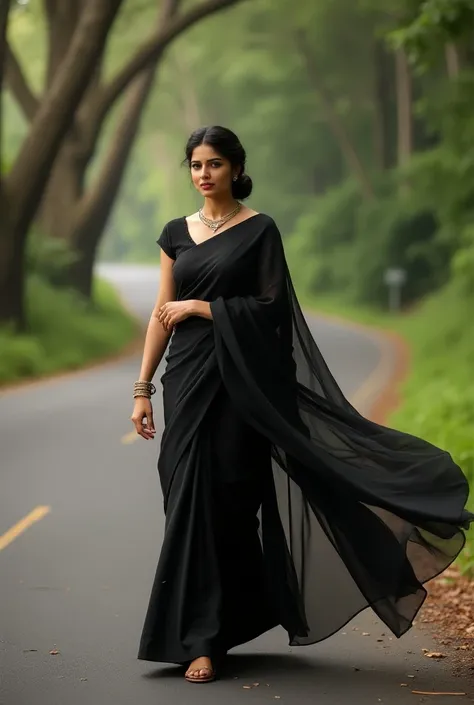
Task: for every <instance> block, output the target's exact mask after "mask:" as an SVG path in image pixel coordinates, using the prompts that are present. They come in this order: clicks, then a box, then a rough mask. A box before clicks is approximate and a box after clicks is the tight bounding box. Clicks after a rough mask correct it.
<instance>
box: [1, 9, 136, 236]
mask: <svg viewBox="0 0 474 705" xmlns="http://www.w3.org/2000/svg"><path fill="white" fill-rule="evenodd" d="M121 2H122V0H101V2H98V1H97V0H88V2H87V4H86V6H85V8H84V10H83V12H82V15H81V20H80V22H79V25H78V28H77V31H76V32H75V33H74V37H73V40H72V42H71V44H70V47H69V51H68V53H67V55H66V56H65V58H64V61H63V64H62V66H61V69H60V70H59V71H58V72H57V74H56V76H55V78H54V81H53V83H52V84H51V86H50V88H49V89H48V91H47V92H46V94H45V96H44V98H43V100H42V101H41V105H40V107H39V109H38V111H37V113H36V116H35V119H34V120H33V123H32V126H31V128H30V131H29V133H28V136H27V138H26V139H25V141H24V142H23V145H22V148H21V150H20V153H19V155H18V157H17V159H16V162H15V164H14V166H13V168H12V170H11V171H10V173H9V174H8V177H7V179H6V188H7V190H8V191H9V194H10V196H11V198H12V203H14V210H15V213H14V218H15V220H16V227H17V228H18V229H19V230H22V229H23V227H25V228H26V225H27V224H28V222H29V221H30V220H31V218H32V217H33V216H32V214H34V212H35V211H36V209H37V207H38V204H39V202H40V199H41V196H42V195H43V192H44V189H45V185H46V183H47V180H48V175H49V171H50V169H51V166H52V164H53V163H54V159H55V157H56V154H57V152H58V149H59V147H60V145H61V142H62V140H63V138H64V136H65V134H66V133H67V130H68V129H69V127H70V125H71V122H72V120H73V118H74V113H75V111H76V110H77V107H78V105H79V103H80V101H81V98H82V96H83V95H84V91H85V90H86V88H87V86H88V83H89V80H90V76H91V74H92V73H93V71H94V67H95V64H96V61H97V57H98V56H100V54H101V53H102V51H103V48H104V45H105V42H106V39H107V34H108V32H109V30H110V27H111V25H112V23H113V21H114V19H115V16H116V14H117V12H118V10H119V7H120V4H121Z"/></svg>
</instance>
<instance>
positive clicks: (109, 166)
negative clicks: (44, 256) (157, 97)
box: [67, 67, 156, 298]
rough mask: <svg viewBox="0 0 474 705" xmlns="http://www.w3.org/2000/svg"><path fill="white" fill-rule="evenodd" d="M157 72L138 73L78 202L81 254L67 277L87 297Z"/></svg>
mask: <svg viewBox="0 0 474 705" xmlns="http://www.w3.org/2000/svg"><path fill="white" fill-rule="evenodd" d="M155 75H156V67H153V68H152V69H149V70H148V71H145V72H144V74H143V75H142V76H138V78H137V79H135V83H134V84H132V86H131V87H130V89H129V95H128V96H127V99H126V101H125V105H124V109H123V113H122V116H121V119H120V122H119V124H118V126H117V129H116V131H115V134H114V136H113V137H112V138H111V145H110V151H109V153H108V155H107V157H106V159H105V160H104V164H103V167H102V169H101V170H100V172H99V174H98V176H97V179H96V182H95V184H94V185H93V186H91V187H90V189H89V190H88V192H87V194H86V195H85V196H84V197H83V199H82V202H81V203H80V204H79V205H76V215H75V218H74V219H73V225H72V231H71V236H70V237H71V240H70V241H71V245H72V248H73V250H74V252H75V253H76V254H77V258H76V259H75V260H74V262H73V263H72V264H71V265H70V267H69V268H68V274H67V281H68V284H69V285H70V286H72V287H74V288H75V289H76V290H77V291H79V292H80V293H81V294H82V295H83V296H86V297H87V298H90V296H91V294H92V277H93V266H94V259H95V255H96V252H97V248H98V245H99V242H100V238H101V236H102V233H103V232H104V230H105V226H106V224H107V221H108V220H109V217H110V215H111V212H112V209H113V205H114V202H115V200H116V197H117V194H118V192H119V189H120V186H121V184H122V181H123V177H124V174H125V169H126V165H127V162H128V159H129V156H130V152H131V150H132V148H133V144H134V141H135V137H136V135H137V133H138V130H139V127H140V120H141V116H142V115H143V110H144V107H145V104H146V102H147V100H148V97H149V95H150V93H151V90H152V87H153V83H154V79H155Z"/></svg>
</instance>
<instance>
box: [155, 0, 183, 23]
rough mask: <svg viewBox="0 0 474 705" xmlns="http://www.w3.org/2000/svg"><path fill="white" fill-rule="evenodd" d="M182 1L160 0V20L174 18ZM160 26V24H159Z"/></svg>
mask: <svg viewBox="0 0 474 705" xmlns="http://www.w3.org/2000/svg"><path fill="white" fill-rule="evenodd" d="M181 2H182V0H162V3H161V13H160V16H161V20H162V21H163V20H164V19H168V18H170V17H174V15H176V13H177V12H178V10H179V6H180V5H181ZM160 24H161V23H160Z"/></svg>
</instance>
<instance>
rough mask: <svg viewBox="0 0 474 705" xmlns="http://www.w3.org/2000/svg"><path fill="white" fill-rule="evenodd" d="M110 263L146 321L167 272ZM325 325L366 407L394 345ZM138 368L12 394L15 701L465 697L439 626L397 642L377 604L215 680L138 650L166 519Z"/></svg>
mask: <svg viewBox="0 0 474 705" xmlns="http://www.w3.org/2000/svg"><path fill="white" fill-rule="evenodd" d="M103 273H105V274H106V276H108V277H109V278H111V279H112V280H113V281H114V282H115V283H116V284H117V286H118V287H119V288H120V290H121V292H122V294H123V296H124V298H125V299H126V300H127V302H128V303H129V305H130V306H131V308H133V309H134V310H135V311H136V313H137V314H138V315H140V316H141V317H142V318H143V319H144V320H146V319H147V317H148V315H149V312H150V309H151V306H152V303H153V300H154V296H155V292H156V285H157V276H158V275H157V272H156V270H154V269H152V268H144V267H127V268H125V267H117V266H111V267H106V268H103ZM51 315H54V312H51ZM312 327H313V330H314V333H315V336H316V338H317V340H318V342H319V344H320V346H321V349H322V351H323V353H324V354H325V355H326V357H327V359H328V361H329V364H330V366H331V368H332V370H333V372H334V373H335V375H336V377H337V378H338V379H339V381H340V383H341V385H342V387H343V388H344V390H345V392H346V393H347V394H348V395H349V396H351V397H352V398H353V399H354V400H355V402H356V405H357V406H359V408H361V409H362V410H364V408H366V405H367V403H368V402H369V400H370V398H371V397H372V396H373V394H374V393H375V390H376V388H377V387H379V385H380V383H381V381H382V379H383V377H384V376H386V375H387V374H388V372H389V370H390V366H391V364H392V357H391V354H390V350H389V349H388V348H387V346H386V345H385V346H384V345H382V344H380V343H379V342H377V340H376V339H373V338H371V337H369V336H368V335H367V334H365V333H363V332H360V331H358V330H356V329H353V328H348V327H344V326H341V325H339V324H338V325H336V324H334V323H328V322H326V321H323V320H313V321H312ZM138 367H139V359H138V358H135V359H130V360H126V361H121V362H118V363H114V364H111V365H108V366H106V367H100V368H96V369H93V370H89V371H86V372H82V373H79V374H75V375H72V376H66V377H62V378H59V379H56V380H53V381H48V382H42V383H39V384H33V385H30V386H27V387H23V388H20V389H17V390H15V391H9V392H4V393H3V394H2V395H1V396H0V447H1V455H0V458H1V479H2V489H1V498H0V576H1V577H0V594H1V600H0V647H1V651H0V658H1V662H0V703H1V705H131V703H140V705H157V704H161V703H163V705H165V704H168V703H169V704H171V703H172V704H173V705H189V704H191V703H203V704H204V703H206V705H208V704H209V705H222V703H226V704H227V705H237V704H238V703H239V704H240V703H262V704H263V703H271V702H275V701H276V700H278V701H280V702H282V703H289V704H291V705H297V704H300V703H301V705H310V704H311V705H314V703H318V704H319V705H344V704H345V703H347V704H348V705H370V704H372V703H374V704H377V703H385V704H386V705H389V704H390V705H405V704H408V703H418V702H421V701H423V702H431V701H433V700H436V699H437V698H436V696H435V697H433V698H431V697H429V698H427V699H425V700H423V698H422V696H420V695H416V694H413V693H412V690H420V691H432V690H435V691H461V692H462V691H464V692H466V688H469V686H467V685H466V683H463V682H462V681H460V680H459V679H457V678H454V677H452V676H451V675H450V668H449V661H448V660H445V661H442V662H437V661H433V660H431V659H428V658H426V657H425V656H424V655H423V653H422V649H423V648H427V649H434V650H438V649H439V647H437V646H435V644H433V643H432V642H431V641H430V639H429V638H428V636H427V635H426V634H424V633H423V632H420V631H418V630H417V628H415V629H413V630H412V631H411V632H410V633H409V634H408V635H406V636H405V637H404V638H403V639H401V640H397V639H395V638H394V637H391V635H390V634H389V632H388V630H387V629H385V628H384V626H383V625H381V624H380V623H379V622H378V621H377V620H376V618H375V616H374V615H373V613H371V612H370V611H366V612H365V613H363V614H362V615H359V617H357V618H356V619H355V620H354V622H353V623H351V624H349V625H348V626H347V627H346V628H345V629H343V630H342V631H341V632H339V633H338V634H337V635H335V636H334V637H332V638H330V639H328V640H326V641H325V642H323V643H321V644H319V645H315V646H312V647H302V648H299V649H298V648H290V647H288V645H287V640H286V634H285V633H284V632H283V631H282V630H280V629H276V630H274V631H272V632H269V633H267V634H266V635H264V636H263V637H261V638H259V639H257V640H255V641H254V642H252V643H250V644H247V645H245V646H244V647H240V648H238V649H236V650H235V651H234V652H231V654H230V655H229V658H228V666H227V668H226V673H225V674H224V676H223V678H222V679H221V680H220V681H218V682H216V683H212V684H209V685H202V686H200V687H199V686H196V685H191V684H188V683H186V682H185V681H184V680H183V678H182V672H181V670H179V669H177V668H169V667H167V666H163V667H161V665H160V664H155V663H148V662H143V661H138V660H137V659H136V652H137V647H138V639H139V635H140V631H141V627H142V623H143V619H144V616H145V610H146V606H147V602H148V597H149V592H150V589H151V584H152V579H153V575H154V571H155V567H156V562H157V559H158V554H159V549H160V543H161V537H162V530H163V513H162V498H161V494H160V489H159V483H158V477H157V472H156V456H157V443H156V441H155V442H145V441H140V440H139V441H138V442H133V441H134V437H133V435H131V434H130V431H131V424H130V422H129V416H130V412H131V406H132V404H131V385H132V383H133V381H134V379H135V378H136V376H137V373H138ZM155 406H156V422H157V424H158V427H159V426H160V424H161V423H162V415H161V409H160V403H159V401H158V402H156V403H155ZM35 512H36V513H35ZM22 520H24V522H25V523H24V525H22V524H21V521H22ZM334 589H336V590H337V585H335V586H334ZM51 651H53V652H54V651H57V652H58V653H51ZM402 684H406V685H404V686H403V685H402ZM244 686H250V688H248V687H247V688H245V687H244ZM467 692H470V691H467ZM438 700H439V698H438ZM470 700H471V695H468V696H466V697H464V698H462V697H454V696H445V697H443V698H441V701H442V703H443V704H447V705H449V704H450V703H459V702H466V701H470Z"/></svg>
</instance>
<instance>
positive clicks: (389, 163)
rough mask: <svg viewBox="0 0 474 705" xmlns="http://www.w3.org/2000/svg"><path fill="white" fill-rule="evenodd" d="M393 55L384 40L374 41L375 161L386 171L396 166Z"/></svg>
mask: <svg viewBox="0 0 474 705" xmlns="http://www.w3.org/2000/svg"><path fill="white" fill-rule="evenodd" d="M393 88H394V81H393V55H392V54H391V53H389V52H388V51H387V49H386V48H385V45H384V43H383V42H382V41H379V40H376V41H375V42H374V157H375V158H374V162H375V165H376V167H377V168H378V169H380V170H381V171H386V170H388V169H391V168H392V167H393V166H394V158H393V156H394V155H393V149H392V144H393V137H394V135H393V123H392V115H393V103H394V100H393V98H394V96H393V93H394V91H393Z"/></svg>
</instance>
